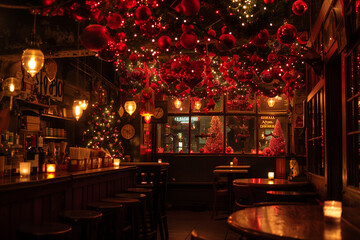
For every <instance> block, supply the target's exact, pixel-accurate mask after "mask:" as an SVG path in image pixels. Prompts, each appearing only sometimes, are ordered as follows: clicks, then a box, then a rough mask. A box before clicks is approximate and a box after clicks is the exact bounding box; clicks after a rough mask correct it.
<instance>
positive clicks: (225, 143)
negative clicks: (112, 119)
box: [157, 95, 288, 156]
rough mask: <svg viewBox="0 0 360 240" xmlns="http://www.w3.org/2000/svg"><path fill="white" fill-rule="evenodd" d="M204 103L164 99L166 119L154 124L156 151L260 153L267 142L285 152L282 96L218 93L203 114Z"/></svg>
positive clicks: (285, 124)
mask: <svg viewBox="0 0 360 240" xmlns="http://www.w3.org/2000/svg"><path fill="white" fill-rule="evenodd" d="M206 103H207V99H198V98H191V99H190V98H189V97H186V98H184V99H176V98H168V106H169V108H168V121H167V123H162V124H157V153H184V154H189V153H194V154H196V153H197V154H199V153H212V154H224V153H227V154H232V153H234V154H262V153H263V152H262V150H263V149H265V148H269V146H270V145H271V144H272V145H273V146H280V147H281V149H280V148H279V151H280V150H281V151H280V152H278V154H279V155H283V154H285V153H286V150H287V149H286V148H287V146H286V145H287V144H286V143H287V136H288V130H287V124H288V116H287V110H288V101H287V99H286V96H285V95H282V96H279V97H274V98H271V99H269V98H267V97H263V96H258V97H251V96H249V95H247V96H237V97H230V96H222V97H220V98H218V99H215V107H214V109H210V110H209V112H208V113H207V114H205V113H204V112H203V108H204V107H205V106H206ZM277 122H278V123H277ZM277 125H278V126H277ZM276 126H277V127H276ZM275 129H277V130H275ZM275 132H276V136H275ZM280 136H281V137H280ZM279 137H280V138H279ZM272 138H273V139H275V140H271V139H272ZM270 142H272V143H270ZM268 156H272V155H271V154H268Z"/></svg>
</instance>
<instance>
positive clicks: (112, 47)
mask: <svg viewBox="0 0 360 240" xmlns="http://www.w3.org/2000/svg"><path fill="white" fill-rule="evenodd" d="M98 56H99V58H100V59H101V60H103V61H106V62H113V61H115V59H116V58H117V57H118V56H119V52H118V47H117V44H116V43H115V42H114V41H112V40H110V41H108V45H107V46H106V47H105V48H104V49H103V50H101V51H99V52H98Z"/></svg>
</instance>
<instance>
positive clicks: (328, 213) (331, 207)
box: [323, 201, 342, 222]
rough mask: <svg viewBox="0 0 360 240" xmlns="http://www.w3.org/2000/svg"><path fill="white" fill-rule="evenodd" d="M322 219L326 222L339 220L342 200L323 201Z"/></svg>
mask: <svg viewBox="0 0 360 240" xmlns="http://www.w3.org/2000/svg"><path fill="white" fill-rule="evenodd" d="M323 210H324V219H325V221H327V222H340V220H341V213H342V202H340V201H325V202H324V207H323Z"/></svg>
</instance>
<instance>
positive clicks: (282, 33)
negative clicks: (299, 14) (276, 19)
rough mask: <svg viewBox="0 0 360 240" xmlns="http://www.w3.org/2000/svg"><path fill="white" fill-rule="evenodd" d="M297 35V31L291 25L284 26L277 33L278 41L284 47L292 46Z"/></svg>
mask: <svg viewBox="0 0 360 240" xmlns="http://www.w3.org/2000/svg"><path fill="white" fill-rule="evenodd" d="M296 35H297V30H296V28H295V27H294V26H293V25H291V24H285V25H282V26H281V27H279V29H278V30H277V33H276V36H277V39H278V40H279V42H280V43H281V44H284V45H291V44H292V43H293V42H294V41H295V39H296Z"/></svg>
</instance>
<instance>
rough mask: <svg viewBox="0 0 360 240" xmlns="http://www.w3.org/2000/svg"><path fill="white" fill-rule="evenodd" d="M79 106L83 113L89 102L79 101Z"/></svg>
mask: <svg viewBox="0 0 360 240" xmlns="http://www.w3.org/2000/svg"><path fill="white" fill-rule="evenodd" d="M80 105H81V108H82V110H84V111H85V110H86V109H87V107H88V105H89V101H88V100H86V99H84V100H80Z"/></svg>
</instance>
